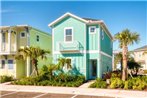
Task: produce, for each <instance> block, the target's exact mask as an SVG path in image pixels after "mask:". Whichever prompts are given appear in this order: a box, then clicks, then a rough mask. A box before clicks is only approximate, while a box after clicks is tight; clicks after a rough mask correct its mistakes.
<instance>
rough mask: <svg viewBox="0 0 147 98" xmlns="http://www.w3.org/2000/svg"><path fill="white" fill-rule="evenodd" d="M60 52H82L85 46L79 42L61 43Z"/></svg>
mask: <svg viewBox="0 0 147 98" xmlns="http://www.w3.org/2000/svg"><path fill="white" fill-rule="evenodd" d="M59 51H60V52H62V53H69V52H70V53H72V52H82V51H83V46H82V45H81V44H80V42H78V41H73V42H71V43H65V42H59Z"/></svg>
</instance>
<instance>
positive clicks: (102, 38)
mask: <svg viewBox="0 0 147 98" xmlns="http://www.w3.org/2000/svg"><path fill="white" fill-rule="evenodd" d="M102 40H104V30H102Z"/></svg>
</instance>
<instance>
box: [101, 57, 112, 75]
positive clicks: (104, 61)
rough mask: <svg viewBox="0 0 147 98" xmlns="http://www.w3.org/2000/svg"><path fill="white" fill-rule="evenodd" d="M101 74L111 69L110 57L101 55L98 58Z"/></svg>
mask: <svg viewBox="0 0 147 98" xmlns="http://www.w3.org/2000/svg"><path fill="white" fill-rule="evenodd" d="M100 67H101V75H102V74H104V73H105V72H108V71H112V58H110V57H107V56H104V55H101V59H100Z"/></svg>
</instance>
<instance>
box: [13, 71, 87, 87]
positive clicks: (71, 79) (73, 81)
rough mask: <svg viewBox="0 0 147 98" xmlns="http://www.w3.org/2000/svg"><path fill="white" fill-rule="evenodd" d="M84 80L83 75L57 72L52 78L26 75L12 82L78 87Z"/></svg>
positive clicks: (17, 83)
mask: <svg viewBox="0 0 147 98" xmlns="http://www.w3.org/2000/svg"><path fill="white" fill-rule="evenodd" d="M84 82H85V77H84V76H81V75H79V76H78V75H73V76H72V75H68V74H63V73H62V74H59V75H56V76H53V77H52V80H50V79H46V78H44V76H42V75H41V76H36V77H26V78H23V79H20V80H16V81H14V82H12V84H16V85H40V86H47V85H50V86H68V87H78V86H80V85H81V84H83V83H84Z"/></svg>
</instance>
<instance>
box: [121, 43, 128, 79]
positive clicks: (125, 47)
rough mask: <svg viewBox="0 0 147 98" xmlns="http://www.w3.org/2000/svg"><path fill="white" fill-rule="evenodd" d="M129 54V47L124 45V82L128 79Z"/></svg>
mask: <svg viewBox="0 0 147 98" xmlns="http://www.w3.org/2000/svg"><path fill="white" fill-rule="evenodd" d="M127 52H128V47H127V46H125V45H123V53H122V55H123V73H122V80H123V81H125V80H126V79H127V78H128V74H127Z"/></svg>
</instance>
